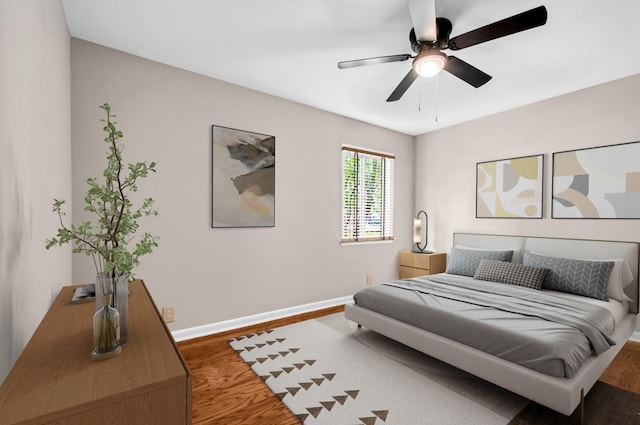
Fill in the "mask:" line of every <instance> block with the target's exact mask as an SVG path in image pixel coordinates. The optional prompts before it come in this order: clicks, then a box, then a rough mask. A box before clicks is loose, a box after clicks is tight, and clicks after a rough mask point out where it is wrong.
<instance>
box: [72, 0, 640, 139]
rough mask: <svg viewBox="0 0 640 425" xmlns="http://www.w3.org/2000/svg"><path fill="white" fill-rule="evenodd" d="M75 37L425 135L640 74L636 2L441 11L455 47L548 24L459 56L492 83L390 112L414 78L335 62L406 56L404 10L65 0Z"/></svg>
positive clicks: (394, 6) (484, 4)
mask: <svg viewBox="0 0 640 425" xmlns="http://www.w3.org/2000/svg"><path fill="white" fill-rule="evenodd" d="M62 3H63V6H64V10H65V15H66V18H67V22H68V25H69V30H70V32H71V35H72V36H73V37H77V38H80V39H83V40H88V41H91V42H94V43H97V44H101V45H104V46H108V47H111V48H114V49H117V50H122V51H124V52H128V53H132V54H134V55H138V56H141V57H144V58H147V59H151V60H154V61H157V62H161V63H164V64H168V65H172V66H175V67H178V68H182V69H186V70H189V71H193V72H196V73H199V74H203V75H207V76H210V77H213V78H217V79H219V80H223V81H227V82H229V83H233V84H237V85H240V86H244V87H247V88H250V89H253V90H257V91H260V92H264V93H268V94H271V95H274V96H278V97H282V98H285V99H289V100H292V101H295V102H299V103H302V104H305V105H310V106H313V107H316V108H319V109H323V110H327V111H331V112H334V113H337V114H340V115H345V116H348V117H352V118H355V119H358V120H361V121H365V122H368V123H372V124H375V125H378V126H381V127H385V128H389V129H392V130H396V131H399V132H402V133H406V134H409V135H418V134H422V133H426V132H429V131H432V130H435V129H438V128H443V127H446V126H450V125H453V124H457V123H460V122H464V121H468V120H471V119H474V118H478V117H481V116H485V115H489V114H493V113H496V112H500V111H504V110H507V109H511V108H514V107H517V106H521V105H525V104H528V103H532V102H536V101H539V100H543V99H547V98H550V97H554V96H558V95H561V94H564V93H568V92H572V91H575V90H579V89H582V88H585V87H589V86H593V85H596V84H600V83H604V82H607V81H611V80H615V79H619V78H622V77H625V76H629V75H633V74H637V73H640V54H639V53H638V46H637V44H638V42H639V41H640V23H639V22H638V18H639V17H640V1H638V0H610V1H603V0H597V1H596V0H520V1H513V0H487V1H477V0H436V11H437V15H438V16H443V17H446V18H448V19H449V20H451V22H452V23H453V31H452V34H451V36H452V37H454V36H456V35H458V34H461V33H464V32H467V31H469V30H472V29H475V28H477V27H481V26H484V25H486V24H489V23H492V22H495V21H497V20H500V19H503V18H506V17H509V16H512V15H515V14H517V13H520V12H523V11H525V10H528V9H531V8H534V7H536V6H539V5H541V4H543V5H545V6H546V7H547V10H548V14H549V18H548V21H547V24H546V25H544V26H542V27H538V28H535V29H532V30H529V31H526V32H522V33H518V34H514V35H511V36H508V37H505V38H501V39H498V40H493V41H490V42H487V43H484V44H480V45H476V46H473V47H469V48H467V49H464V50H459V51H457V52H456V53H455V55H456V56H457V57H459V58H460V59H463V60H465V61H466V62H468V63H470V64H472V65H474V66H475V67H477V68H480V69H481V70H483V71H484V72H486V73H488V74H490V75H492V76H493V79H492V80H491V81H489V83H487V84H486V85H484V86H482V87H480V88H478V89H475V88H473V87H471V86H470V85H468V84H466V83H464V82H463V81H461V80H459V79H458V78H456V77H454V76H452V75H451V74H448V73H446V72H443V73H441V74H440V75H438V76H437V77H435V78H432V79H423V78H420V79H419V80H417V81H416V82H415V83H414V84H413V85H412V86H411V87H410V88H409V90H408V91H407V92H406V93H405V95H404V96H403V97H402V99H400V100H399V101H397V102H390V103H387V102H385V100H386V98H387V97H388V96H389V94H390V93H391V92H392V91H393V89H394V88H395V87H396V85H397V84H398V83H399V82H400V80H401V79H402V78H403V77H404V75H405V74H406V73H407V72H408V71H409V69H410V66H411V63H410V61H406V62H396V63H387V64H379V65H371V66H364V67H358V68H352V69H344V70H339V69H338V67H337V65H336V64H337V62H339V61H343V60H349V59H361V58H366V57H373V56H385V55H393V54H402V53H410V54H413V52H412V51H411V47H410V44H409V36H408V34H409V30H410V29H411V27H412V24H411V18H410V16H409V8H408V6H407V2H406V0H109V1H105V0H62Z"/></svg>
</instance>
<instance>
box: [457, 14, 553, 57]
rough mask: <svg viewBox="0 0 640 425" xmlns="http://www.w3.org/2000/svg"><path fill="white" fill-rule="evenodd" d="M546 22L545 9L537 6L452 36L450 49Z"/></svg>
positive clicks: (461, 47)
mask: <svg viewBox="0 0 640 425" xmlns="http://www.w3.org/2000/svg"><path fill="white" fill-rule="evenodd" d="M546 22H547V9H546V8H545V7H544V6H539V7H536V8H534V9H531V10H528V11H526V12H522V13H519V14H517V15H514V16H511V17H509V18H506V19H503V20H501V21H498V22H494V23H493V24H489V25H486V26H484V27H481V28H477V29H475V30H473V31H469V32H467V33H464V34H461V35H459V36H457V37H453V38H452V39H451V40H449V48H450V49H451V50H460V49H464V48H467V47H470V46H475V45H476V44H480V43H484V42H486V41H490V40H495V39H496V38H500V37H505V36H507V35H511V34H515V33H518V32H520V31H525V30H529V29H531V28H535V27H539V26H541V25H544V24H545V23H546Z"/></svg>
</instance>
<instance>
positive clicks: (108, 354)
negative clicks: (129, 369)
mask: <svg viewBox="0 0 640 425" xmlns="http://www.w3.org/2000/svg"><path fill="white" fill-rule="evenodd" d="M101 298H102V304H103V307H102V308H100V310H98V311H96V313H95V314H94V315H93V351H92V352H91V358H92V359H94V360H106V359H110V358H112V357H115V356H117V355H118V354H120V352H121V351H122V347H120V343H119V342H118V341H119V339H120V314H119V313H118V310H116V309H115V308H113V307H111V294H108V295H102V297H101Z"/></svg>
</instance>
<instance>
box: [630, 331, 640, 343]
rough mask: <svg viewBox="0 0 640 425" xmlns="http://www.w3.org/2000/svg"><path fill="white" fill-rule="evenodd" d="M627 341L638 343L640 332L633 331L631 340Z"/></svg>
mask: <svg viewBox="0 0 640 425" xmlns="http://www.w3.org/2000/svg"><path fill="white" fill-rule="evenodd" d="M629 341H633V342H640V331H635V332H634V333H633V334H631V338H629Z"/></svg>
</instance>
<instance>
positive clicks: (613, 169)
mask: <svg viewBox="0 0 640 425" xmlns="http://www.w3.org/2000/svg"><path fill="white" fill-rule="evenodd" d="M552 176H553V178H552V186H553V187H552V203H551V217H552V218H618V219H634V218H640V142H631V143H622V144H618V145H609V146H600V147H594V148H586V149H578V150H573V151H566V152H555V153H554V154H553V173H552Z"/></svg>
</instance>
